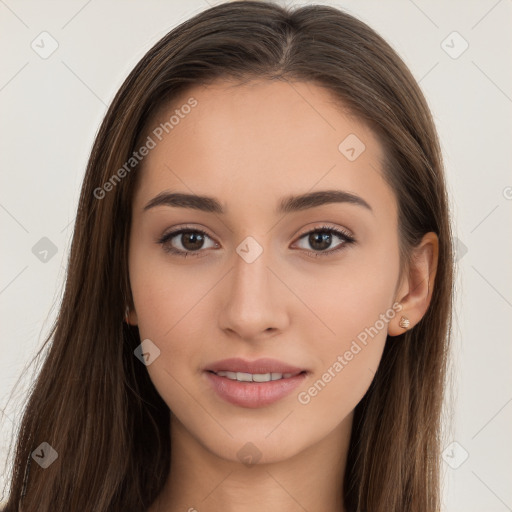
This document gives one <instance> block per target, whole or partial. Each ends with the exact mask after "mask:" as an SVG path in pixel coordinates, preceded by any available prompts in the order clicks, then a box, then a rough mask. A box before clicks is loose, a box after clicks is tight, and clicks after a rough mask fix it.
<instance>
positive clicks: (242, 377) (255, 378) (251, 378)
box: [215, 372, 293, 382]
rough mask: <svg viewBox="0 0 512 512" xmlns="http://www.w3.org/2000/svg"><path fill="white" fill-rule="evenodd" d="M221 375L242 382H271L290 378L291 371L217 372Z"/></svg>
mask: <svg viewBox="0 0 512 512" xmlns="http://www.w3.org/2000/svg"><path fill="white" fill-rule="evenodd" d="M215 373H216V374H217V375H218V376H219V377H227V378H228V379H231V380H238V381H240V382H269V381H271V380H280V379H289V378H290V377H291V376H292V375H293V374H291V373H243V372H215Z"/></svg>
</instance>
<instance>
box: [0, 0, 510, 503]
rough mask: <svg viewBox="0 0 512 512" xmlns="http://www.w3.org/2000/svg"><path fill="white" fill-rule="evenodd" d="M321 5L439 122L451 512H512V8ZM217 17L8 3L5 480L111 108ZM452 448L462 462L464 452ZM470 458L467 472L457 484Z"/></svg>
mask: <svg viewBox="0 0 512 512" xmlns="http://www.w3.org/2000/svg"><path fill="white" fill-rule="evenodd" d="M296 3H297V4H298V3H299V2H296ZM302 3H303V2H302ZM302 3H301V4H302ZM307 3H311V2H307ZM319 3H324V4H328V5H335V6H339V7H342V8H343V9H345V10H347V11H348V12H350V13H352V14H355V15H356V16H357V17H359V18H361V19H362V20H363V21H365V22H367V23H368V24H369V25H370V26H371V27H373V28H374V29H376V30H377V31H378V32H379V33H380V34H381V35H382V36H384V38H385V39H386V40H387V41H389V42H390V43H391V44H392V46H393V47H394V48H395V49H396V50H397V51H398V53H399V54H400V55H401V56H402V58H403V59H404V60H405V62H406V63H407V65H408V66H409V67H410V69H411V71H412V72H413V74H414V76H415V77H416V78H417V80H419V81H420V85H421V87H422V89H423V91H424V92H425V95H426V97H427V100H428V102H429V104H430V106H431V109H432V111H433V114H434V117H435V121H436V124H437V127H438V131H439V135H440V138H441V142H442V147H443V152H444V158H445V164H446V172H447V180H448V187H449V193H450V194H451V202H452V209H453V223H454V231H455V234H456V236H457V238H458V240H459V242H458V247H459V252H458V266H459V273H458V276H457V294H458V295H457V310H456V314H455V318H454V327H455V329H454V331H455V332H454V334H455V337H454V344H453V347H454V348H453V355H454V368H453V381H454V396H453V400H454V403H453V407H454V415H453V417H452V415H451V414H447V419H452V420H453V421H452V423H446V425H447V428H446V442H445V444H444V446H445V447H447V451H446V453H445V455H446V457H445V458H446V462H444V463H443V465H444V467H443V471H444V496H445V507H444V510H445V511H448V512H455V511H461V512H462V511H463V512H477V511H478V512H481V511H485V512H502V511H506V510H512V485H511V477H512V474H511V473H512V471H511V466H512V464H511V462H512V436H510V432H511V431H512V429H511V425H512V404H511V401H512V377H511V372H510V364H511V362H512V357H511V356H512V343H510V342H511V337H510V334H511V318H512V315H511V313H512V287H511V281H512V267H511V265H510V262H511V254H512V242H511V237H510V232H511V231H510V225H511V220H512V217H511V210H512V175H511V172H510V165H511V161H512V160H511V149H510V148H511V143H512V121H511V119H512V118H511V110H512V99H511V98H512V67H511V65H510V63H511V62H512V55H511V54H512V45H511V42H512V35H511V34H512V30H511V23H510V22H511V14H512V2H511V1H510V0H500V1H496V0H485V1H484V0H482V1H478V2H476V1H452V2H442V1H435V2H427V1H425V0H415V1H409V0H401V1H386V2H378V1H359V2H356V1H338V2H319ZM209 5H213V3H212V2H210V3H209ZM207 7H208V3H206V1H204V0H194V1H187V2H177V1H154V0H153V1H145V2H142V1H139V2H136V1H125V2H121V1H117V2H114V1H106V0H101V1H99V0H89V1H52V2H50V1H47V2H38V1H20V0H18V1H16V0H0V49H1V50H0V51H1V55H2V65H1V66H0V70H1V74H0V109H1V127H2V131H1V137H0V166H1V170H2V173H1V187H0V226H1V229H2V231H1V232H2V266H1V269H0V311H1V326H2V336H1V339H0V348H1V354H2V357H1V361H0V421H1V425H0V426H1V429H0V435H1V438H0V464H1V474H2V475H4V478H5V474H4V464H5V461H6V456H7V449H8V447H9V446H10V445H11V444H12V432H13V429H14V428H15V426H17V425H18V424H19V420H20V414H21V404H22V401H23V400H24V399H25V398H26V392H27V389H28V386H29V385H30V384H31V382H32V378H33V370H32V369H30V371H26V370H25V367H26V365H27V364H28V362H29V361H30V359H31V358H32V356H33V355H34V354H35V352H36V349H37V348H39V347H40V345H41V343H42V341H43V338H44V336H45V335H46V333H47V329H48V327H49V326H50V324H51V321H52V320H53V318H54V316H55V314H56V306H57V305H58V301H59V300H60V297H61V286H62V283H63V277H64V275H65V265H66V259H67V255H68V249H69V245H70V237H71V234H72V223H73V220H74V213H75V209H76V206H77V199H78V194H79V189H80V185H81V181H82V178H83V174H84V170H85V165H86V160H87V157H88V153H89V151H90V148H91V144H92V142H93V139H94V136H95V134H96V132H97V129H98V127H99V124H100V122H101V120H102V117H103V115H104V114H105V112H106V106H107V105H108V104H109V103H110V101H111V100H112V98H113V96H114V94H115V92H116V90H117V89H118V88H119V86H120V85H121V83H122V81H123V80H124V78H125V77H126V75H127V74H128V73H129V71H130V70H131V69H132V67H133V66H134V65H135V64H136V63H137V62H138V60H139V59H140V58H141V57H142V56H143V54H144V53H145V52H146V51H147V50H148V49H149V48H150V47H151V46H152V45H153V44H154V43H155V42H156V41H157V40H158V39H160V38H161V37H162V36H163V35H164V34H166V33H167V32H168V31H169V30H170V29H171V28H173V27H174V26H176V25H177V24H178V23H180V22H182V21H184V20H185V19H187V18H189V17H190V16H191V15H193V14H195V13H197V12H199V11H202V10H203V9H205V8H207ZM43 31H47V32H49V33H50V34H51V36H52V37H53V38H54V39H55V40H56V41H57V42H58V48H57V50H56V51H55V52H54V53H53V54H52V55H51V56H49V57H48V58H47V59H42V58H41V57H40V56H39V55H38V54H37V53H36V52H35V51H34V50H33V49H32V48H31V43H32V41H34V40H35V41H36V44H39V45H40V46H42V44H43V43H41V42H40V40H41V39H40V38H38V36H39V34H40V33H41V32H43ZM453 31H457V32H458V33H459V34H460V35H461V36H462V38H463V39H464V40H465V41H467V43H468V44H469V47H468V49H467V50H466V51H465V52H464V53H462V54H461V55H460V56H458V58H453V56H454V55H455V54H456V53H457V52H458V51H459V50H460V49H462V48H463V46H462V45H463V44H464V43H463V41H462V40H461V39H458V38H457V37H458V36H450V34H452V32H453ZM448 36H450V37H448ZM447 37H448V39H447ZM443 41H445V43H442V42H443ZM45 48H49V40H46V43H45ZM445 50H447V51H448V52H451V53H452V56H450V55H449V54H448V53H447V51H445ZM507 225H508V228H507ZM42 237H47V238H49V239H50V240H51V241H52V242H53V243H54V244H55V246H56V247H57V249H58V252H57V254H56V255H55V256H53V257H48V261H46V262H43V261H41V260H40V259H38V258H37V257H36V255H34V254H33V252H32V248H33V247H34V245H35V244H36V243H37V242H38V241H39V240H40V239H41V238H42ZM20 376H21V379H22V380H21V383H20V384H19V386H18V387H17V388H16V389H15V390H14V393H13V395H12V398H11V400H10V401H9V403H7V402H8V398H9V396H11V393H12V392H13V388H14V385H15V382H16V380H17V379H18V378H19V377H20ZM507 431H508V435H507ZM454 441H456V442H457V443H459V445H460V446H459V445H455V448H454V449H453V446H450V443H452V442H454ZM465 452H467V453H468V454H469V457H468V458H467V460H465V461H464V462H463V463H462V464H461V465H460V466H459V467H458V468H457V469H453V468H452V467H451V466H456V465H458V464H460V462H461V460H463V455H464V453H465ZM3 484H4V480H0V486H2V488H3Z"/></svg>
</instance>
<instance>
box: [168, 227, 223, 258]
mask: <svg viewBox="0 0 512 512" xmlns="http://www.w3.org/2000/svg"><path fill="white" fill-rule="evenodd" d="M174 239H175V240H174ZM206 239H210V237H209V236H208V234H207V233H206V232H205V231H202V230H200V229H185V228H182V229H178V230H176V231H172V232H170V233H167V234H165V235H164V236H163V237H162V238H161V239H160V240H158V243H160V244H161V245H162V246H163V249H164V251H166V252H169V253H172V254H176V255H178V256H184V257H186V256H189V255H193V256H196V254H192V253H194V252H201V251H200V249H203V248H204V244H205V241H206ZM215 245H216V244H215V243H213V246H215ZM176 246H177V247H176Z"/></svg>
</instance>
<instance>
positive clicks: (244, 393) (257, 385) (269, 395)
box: [203, 357, 309, 409]
mask: <svg viewBox="0 0 512 512" xmlns="http://www.w3.org/2000/svg"><path fill="white" fill-rule="evenodd" d="M221 371H228V372H242V373H252V374H255V373H259V374H265V373H282V374H285V373H290V374H292V375H291V377H288V378H286V379H279V380H273V381H268V382H239V381H237V380H232V379H229V378H228V377H221V376H220V375H216V373H214V372H221ZM203 373H204V375H205V376H206V379H207V380H208V382H209V384H210V385H211V386H212V388H213V389H214V390H215V391H216V392H217V394H218V395H219V396H220V397H221V398H222V399H224V400H225V401H227V402H229V403H231V404H234V405H238V406H240V407H247V408H250V409H255V408H258V407H264V406H266V405H270V404H272V403H274V402H277V401H278V400H280V399H282V398H284V397H285V396H286V395H288V394H290V393H291V392H292V391H293V390H294V389H295V388H296V387H297V386H299V385H300V384H301V383H302V382H303V381H304V379H305V378H306V376H307V374H308V373H309V371H308V370H306V369H303V368H299V367H297V366H291V365H289V364H286V363H283V362H282V361H279V360H277V359H269V358H261V359H256V360H255V361H246V360H245V359H240V358H238V357H235V358H230V359H223V360H221V361H217V362H215V363H213V364H211V365H209V366H207V367H205V368H204V372H203Z"/></svg>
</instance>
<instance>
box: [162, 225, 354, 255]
mask: <svg viewBox="0 0 512 512" xmlns="http://www.w3.org/2000/svg"><path fill="white" fill-rule="evenodd" d="M333 235H334V238H338V239H340V240H341V242H340V243H339V244H338V245H337V246H335V248H334V249H330V250H325V249H328V248H329V246H331V244H332V242H333ZM306 237H307V238H306ZM175 238H176V241H174V239H175ZM207 239H209V240H212V239H211V237H210V236H209V235H208V234H207V233H206V231H203V230H202V229H197V228H194V229H192V228H187V227H182V228H179V229H176V230H174V231H171V232H169V233H165V234H164V235H163V236H162V237H161V238H160V239H158V240H157V242H158V243H159V244H161V245H162V247H163V249H164V251H165V252H167V253H171V254H175V255H177V256H181V257H184V258H186V257H189V256H191V257H200V256H202V255H201V252H203V251H201V249H204V248H205V247H204V243H205V240H207ZM302 239H306V243H308V244H310V246H311V247H312V248H313V251H311V250H306V253H307V254H308V255H309V256H313V257H318V256H329V255H332V254H333V253H336V252H338V251H340V250H342V249H343V248H344V247H345V246H346V245H348V244H353V243H355V239H354V238H353V237H352V236H351V235H350V234H349V233H346V232H344V231H342V230H340V229H337V228H333V227H330V226H322V227H320V228H316V229H314V230H312V231H308V232H307V233H305V234H303V235H302V236H301V237H300V238H299V240H302ZM212 242H213V240H212ZM175 245H178V247H176V246H175ZM180 246H181V247H180ZM218 246H219V245H218V244H217V243H216V242H213V244H212V245H211V246H210V248H211V247H218ZM206 248H208V247H206Z"/></svg>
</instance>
